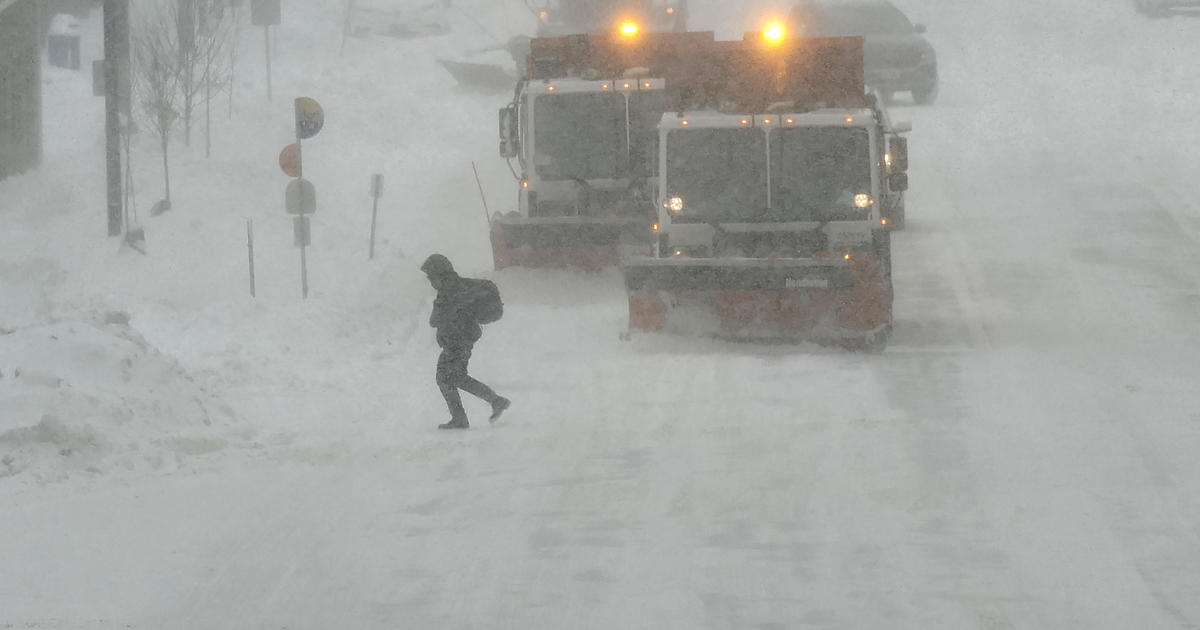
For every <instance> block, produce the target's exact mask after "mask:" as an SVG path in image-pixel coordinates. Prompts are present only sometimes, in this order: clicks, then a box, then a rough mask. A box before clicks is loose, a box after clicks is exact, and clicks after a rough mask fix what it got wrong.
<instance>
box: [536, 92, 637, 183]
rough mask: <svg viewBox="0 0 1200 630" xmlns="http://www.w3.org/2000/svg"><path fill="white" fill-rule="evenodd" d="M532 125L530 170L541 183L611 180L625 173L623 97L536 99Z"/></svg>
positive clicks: (580, 94)
mask: <svg viewBox="0 0 1200 630" xmlns="http://www.w3.org/2000/svg"><path fill="white" fill-rule="evenodd" d="M533 120H534V123H533V128H534V140H533V142H534V156H533V164H534V167H535V168H536V169H537V173H538V176H539V177H541V178H542V179H546V180H562V179H582V180H589V179H615V178H617V177H621V175H622V174H623V173H624V172H625V171H626V169H627V162H628V156H629V151H628V145H627V144H626V135H625V96H624V95H622V94H620V93H614V92H578V93H564V94H553V95H541V96H539V97H538V98H537V100H535V101H534V106H533Z"/></svg>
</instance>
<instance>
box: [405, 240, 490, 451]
mask: <svg viewBox="0 0 1200 630" xmlns="http://www.w3.org/2000/svg"><path fill="white" fill-rule="evenodd" d="M421 271H423V272H425V275H426V276H427V277H428V278H429V284H430V285H432V286H433V288H434V290H436V291H437V298H435V299H434V301H433V312H432V313H430V314H429V325H430V326H432V327H433V328H434V329H436V330H437V342H438V346H440V347H441V348H442V354H441V356H439V357H438V363H437V385H438V389H440V390H441V392H442V396H443V397H444V398H445V399H446V406H447V407H449V409H450V421H449V422H447V423H445V424H439V425H438V428H439V429H465V428H467V427H469V426H470V423H469V422H467V412H466V410H465V409H463V404H462V396H461V395H460V394H459V393H458V390H460V389H461V390H462V391H464V392H467V393H468V394H473V395H475V396H477V397H479V398H481V399H483V400H484V401H485V402H487V403H488V404H490V405H491V406H492V415H491V417H490V418H488V420H489V421H491V422H495V421H496V420H497V419H498V418H499V417H500V414H502V413H504V410H505V409H508V407H509V405H511V404H512V401H510V400H509V399H507V398H505V397H503V396H501V395H499V394H497V393H496V392H495V391H493V390H492V388H490V387H488V386H487V385H484V384H483V383H481V382H479V381H477V380H475V379H474V378H471V376H470V375H468V374H467V362H468V361H470V360H471V351H472V349H474V347H475V342H476V341H479V337H480V336H481V335H482V334H483V331H482V330H481V329H480V327H479V324H480V323H481V322H482V323H487V322H492V321H495V320H496V319H498V318H499V317H500V315H499V312H498V310H499V309H501V308H502V307H501V305H500V298H499V292H498V291H496V290H495V284H494V283H492V282H490V281H488V280H480V279H476V278H464V277H462V276H460V275H458V272H456V271H455V270H454V266H453V265H452V264H450V259H449V258H446V257H445V256H443V255H441V254H433V255H431V256H430V257H429V258H427V259H425V262H424V264H422V265H421ZM491 311H495V312H491Z"/></svg>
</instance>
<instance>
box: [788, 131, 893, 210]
mask: <svg viewBox="0 0 1200 630" xmlns="http://www.w3.org/2000/svg"><path fill="white" fill-rule="evenodd" d="M770 146H771V208H772V211H773V212H774V213H782V215H784V216H785V217H787V218H789V219H793V220H826V219H831V218H834V217H835V216H841V215H844V214H845V213H847V212H849V213H851V216H857V215H855V214H854V213H853V208H854V195H855V194H856V193H870V192H871V151H870V136H869V134H868V133H867V130H866V129H863V128H858V127H794V128H776V129H772V130H771V134H770Z"/></svg>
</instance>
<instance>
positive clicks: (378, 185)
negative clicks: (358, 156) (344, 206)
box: [367, 173, 383, 260]
mask: <svg viewBox="0 0 1200 630" xmlns="http://www.w3.org/2000/svg"><path fill="white" fill-rule="evenodd" d="M382 196H383V175H381V174H379V173H375V174H374V175H372V176H371V197H372V198H373V201H372V203H371V251H370V253H369V254H368V255H367V260H375V217H376V216H378V214H379V198H380V197H382Z"/></svg>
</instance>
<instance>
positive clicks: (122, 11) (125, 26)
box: [104, 0, 129, 236]
mask: <svg viewBox="0 0 1200 630" xmlns="http://www.w3.org/2000/svg"><path fill="white" fill-rule="evenodd" d="M128 55H129V1H128V0H104V145H105V152H104V155H105V160H104V161H105V169H106V174H107V182H108V235H109V236H120V234H121V232H122V223H123V221H122V217H123V215H124V207H123V206H124V204H123V199H122V195H121V110H122V109H123V106H126V105H127V104H125V103H122V98H121V92H122V90H121V85H120V77H121V69H122V67H125V68H127V67H128V63H127V62H125V61H124V60H127V59H128ZM123 62H124V65H123Z"/></svg>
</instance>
